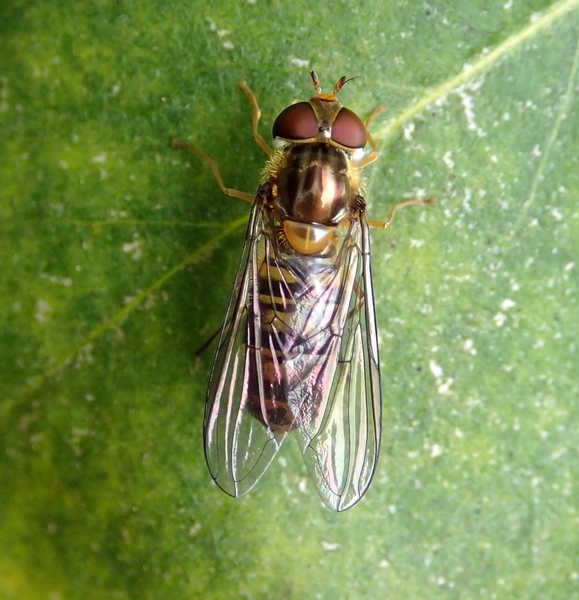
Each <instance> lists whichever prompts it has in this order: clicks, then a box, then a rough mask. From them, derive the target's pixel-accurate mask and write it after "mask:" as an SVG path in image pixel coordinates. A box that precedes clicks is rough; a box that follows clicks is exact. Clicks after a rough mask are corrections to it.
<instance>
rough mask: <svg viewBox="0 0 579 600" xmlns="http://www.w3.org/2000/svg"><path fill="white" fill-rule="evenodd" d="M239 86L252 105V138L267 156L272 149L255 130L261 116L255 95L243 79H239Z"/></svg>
mask: <svg viewBox="0 0 579 600" xmlns="http://www.w3.org/2000/svg"><path fill="white" fill-rule="evenodd" d="M239 87H240V88H241V89H242V90H243V91H244V93H245V95H246V96H247V97H248V98H249V101H250V102H251V105H252V106H253V118H252V119H251V130H252V131H253V139H254V140H255V141H256V142H257V145H258V146H259V147H260V148H261V149H262V150H263V151H264V152H265V153H266V154H267V155H268V156H271V155H272V154H273V150H272V149H271V148H270V147H269V146H268V144H267V142H266V141H265V140H264V139H263V138H262V137H261V135H260V133H259V131H258V130H257V124H258V123H259V118H260V117H261V109H260V108H259V104H258V103H257V98H256V97H255V94H254V93H253V92H252V91H251V90H250V89H249V86H248V85H247V83H245V81H240V82H239Z"/></svg>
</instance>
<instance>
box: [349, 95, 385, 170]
mask: <svg viewBox="0 0 579 600" xmlns="http://www.w3.org/2000/svg"><path fill="white" fill-rule="evenodd" d="M385 108H386V107H385V106H384V105H383V104H380V106H377V107H376V108H375V109H374V110H373V111H372V112H371V113H370V116H369V117H368V118H367V119H366V134H367V135H368V143H369V144H370V147H371V148H372V152H370V154H368V156H366V157H364V158H363V159H362V160H359V161H358V162H357V163H356V167H357V168H359V169H361V168H363V167H366V166H368V165H369V164H370V163H373V162H374V161H375V160H376V159H377V158H378V154H379V152H378V146H376V142H375V141H374V138H373V137H372V135H371V134H370V129H369V127H370V123H371V122H372V121H373V120H374V118H375V117H377V116H378V115H379V114H380V113H381V112H382V111H383V110H384V109H385Z"/></svg>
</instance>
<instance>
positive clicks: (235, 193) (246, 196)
mask: <svg viewBox="0 0 579 600" xmlns="http://www.w3.org/2000/svg"><path fill="white" fill-rule="evenodd" d="M171 146H173V148H182V149H183V150H188V151H189V152H193V154H197V156H199V157H201V158H202V159H203V160H204V161H205V162H206V163H207V164H208V165H209V168H210V169H211V172H212V173H213V177H215V180H216V181H217V184H218V185H219V187H220V188H221V191H222V192H223V193H224V194H225V195H227V196H231V197H233V198H239V199H240V200H245V201H246V202H251V203H252V204H253V202H254V200H255V194H250V193H248V192H240V191H239V190H234V189H233V188H228V187H225V185H223V180H222V179H221V175H220V174H219V169H218V168H217V165H216V164H215V162H214V161H213V159H212V158H210V157H209V156H207V154H205V152H203V150H200V149H199V148H197V147H196V146H191V144H187V143H186V142H180V141H179V140H171Z"/></svg>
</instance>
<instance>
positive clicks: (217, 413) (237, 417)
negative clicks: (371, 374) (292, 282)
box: [204, 195, 287, 496]
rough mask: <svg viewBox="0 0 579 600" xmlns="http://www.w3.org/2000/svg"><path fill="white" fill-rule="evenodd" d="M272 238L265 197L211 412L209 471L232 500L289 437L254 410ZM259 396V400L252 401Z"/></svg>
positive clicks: (251, 230) (217, 364)
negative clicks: (263, 285)
mask: <svg viewBox="0 0 579 600" xmlns="http://www.w3.org/2000/svg"><path fill="white" fill-rule="evenodd" d="M271 235H272V232H271V229H270V227H269V223H268V221H267V214H266V212H265V210H264V208H263V202H262V200H261V199H260V197H259V195H258V198H257V199H256V202H255V204H254V206H253V209H252V211H251V216H250V220H249V225H248V230H247V237H246V242H245V247H244V250H243V254H242V258H241V261H240V265H239V269H238V273H237V277H236V280H235V284H234V289H233V292H232V299H231V302H230V304H229V308H228V310H227V314H226V318H225V323H224V326H223V330H222V332H221V336H220V339H219V345H218V348H217V353H216V356H215V361H214V363H213V369H212V372H211V377H210V382H209V389H208V392H207V404H206V409H205V423H204V443H205V458H206V460H207V466H208V467H209V471H210V472H211V475H212V476H213V479H214V480H215V482H216V483H217V485H218V486H219V487H220V488H221V489H222V490H223V491H224V492H226V493H227V494H229V495H231V496H242V495H243V494H246V493H247V492H249V490H251V488H252V487H253V486H254V485H255V484H256V483H257V481H258V480H259V478H260V477H261V476H262V474H263V473H264V471H265V470H266V469H267V467H268V466H269V464H270V463H271V461H272V460H273V458H274V456H275V455H276V454H277V452H278V450H279V449H280V447H281V445H282V443H283V441H284V440H285V438H286V436H287V430H286V431H278V432H276V433H274V431H273V430H272V429H271V428H270V427H266V426H264V424H262V422H261V421H259V420H258V419H256V418H255V417H254V416H253V415H252V414H251V411H250V410H249V405H250V404H251V402H253V403H254V404H255V403H256V402H257V403H261V404H262V405H263V404H264V392H263V380H264V373H263V360H262V359H261V353H262V352H263V349H262V348H261V344H259V343H258V344H255V343H254V344H249V343H248V340H260V339H261V338H260V336H261V329H262V325H261V313H260V309H259V289H258V288H259V270H260V268H261V266H262V265H263V262H264V257H265V255H266V253H267V252H268V251H267V250H266V247H269V245H270V236H271ZM256 394H257V395H258V396H259V398H258V399H257V400H256V399H255V398H253V399H252V396H255V395H256Z"/></svg>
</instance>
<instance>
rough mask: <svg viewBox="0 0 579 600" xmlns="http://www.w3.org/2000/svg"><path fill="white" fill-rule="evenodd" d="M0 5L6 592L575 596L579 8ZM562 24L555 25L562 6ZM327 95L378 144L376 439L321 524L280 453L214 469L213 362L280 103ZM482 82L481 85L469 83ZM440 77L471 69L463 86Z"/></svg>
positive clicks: (578, 567)
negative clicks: (379, 420) (341, 84)
mask: <svg viewBox="0 0 579 600" xmlns="http://www.w3.org/2000/svg"><path fill="white" fill-rule="evenodd" d="M553 6H554V7H555V8H553V7H552V6H551V5H550V4H549V3H548V2H544V1H541V0H532V1H531V0H524V1H521V0H508V1H507V0H500V1H499V2H488V1H485V2H482V1H481V0H473V1H469V2H464V1H463V0H449V1H447V2H436V3H435V2H430V3H429V2H419V1H403V0H398V1H396V2H388V3H384V2H383V0H368V1H365V0H360V1H358V2H345V1H344V2H332V3H329V2H328V3H321V2H318V3H306V2H301V1H296V2H291V3H290V2H286V3H283V2H275V1H264V0H255V1H254V2H250V1H238V2H232V1H224V0H218V1H212V2H208V1H202V2H201V1H200V2H195V3H193V2H189V3H187V2H177V1H176V0H163V1H162V2H161V1H158V0H157V1H152V2H134V1H131V0H118V1H101V2H97V1H92V2H90V1H85V2H72V1H70V0H60V1H59V2H54V1H44V2H40V1H36V2H34V1H30V2H24V1H11V2H4V3H3V5H2V7H1V8H0V61H1V62H0V125H1V142H0V187H1V189H0V265H1V268H2V274H1V276H0V298H1V306H2V308H1V310H0V319H1V323H0V386H1V387H0V431H1V433H0V436H1V448H0V450H1V453H0V596H1V597H2V598H35V599H36V598H40V599H42V598H46V599H51V600H56V599H67V598H84V599H86V598H88V599H91V598H139V599H140V598H165V599H173V598H174V599H181V598H232V597H244V598H274V597H275V598H377V597H386V598H392V599H394V598H395V599H401V600H408V599H414V598H416V599H425V598H428V599H437V598H549V599H553V598H562V599H569V598H579V558H578V556H579V536H578V534H577V532H578V531H579V518H578V509H579V500H578V493H577V481H578V475H579V461H578V447H579V406H578V401H577V397H578V394H579V373H578V365H579V357H578V345H579V340H578V332H579V310H578V306H577V297H578V292H579V151H578V140H579V111H578V108H577V107H578V104H577V98H578V96H579V83H578V81H579V78H578V64H579V45H578V30H579V0H566V2H564V3H563V4H558V5H553ZM558 7H559V8H561V10H558ZM304 66H305V67H307V68H315V69H316V70H317V71H318V74H319V76H320V78H321V81H322V84H323V86H324V89H326V90H329V89H331V87H332V86H333V84H334V83H335V81H336V80H337V79H338V77H340V76H341V75H347V76H359V78H358V79H355V80H354V81H352V82H350V83H348V84H347V85H346V86H345V88H344V90H343V91H342V92H341V93H340V98H341V100H342V102H343V103H344V104H346V105H347V106H348V107H350V108H351V109H353V110H355V111H356V112H358V113H359V114H361V115H366V114H368V113H369V112H370V111H371V110H372V109H373V108H374V107H375V106H376V105H378V104H380V103H382V102H384V103H385V104H386V105H387V110H386V111H385V113H383V114H382V115H380V117H379V118H377V119H376V121H375V122H374V124H373V131H374V132H375V136H376V139H377V142H378V143H379V145H380V146H381V148H382V156H381V157H380V160H379V161H377V162H376V163H375V164H373V165H372V166H371V167H369V168H368V169H367V175H368V187H367V197H368V201H369V205H370V216H371V217H372V218H375V219H380V218H386V216H387V215H388V212H389V209H390V206H391V205H392V204H393V203H395V202H397V201H400V200H402V199H405V198H411V197H415V196H416V195H425V196H435V197H436V198H437V202H438V204H437V206H436V207H435V208H409V209H407V210H404V211H402V212H401V213H400V214H398V215H397V217H396V219H395V221H394V224H393V226H392V227H391V228H390V229H389V230H387V231H385V232H384V231H380V230H375V231H373V233H372V241H373V269H374V279H375V287H376V309H377V315H378V321H379V329H380V343H381V357H382V381H383V387H384V398H383V406H384V428H383V429H384V432H383V445H382V448H383V452H382V456H381V460H380V464H379V467H378V471H377V473H376V477H375V479H374V482H373V484H372V486H371V488H370V490H369V492H368V494H367V495H366V497H365V498H364V500H363V501H362V502H361V503H360V504H359V505H357V506H356V507H354V508H353V509H352V510H350V511H347V512H346V513H343V514H334V513H331V512H330V511H328V510H327V509H325V508H324V507H323V506H322V504H321V501H320V500H319V498H318V497H317V494H316V492H315V490H314V489H313V486H312V485H311V484H310V483H309V482H308V481H307V476H306V471H305V467H304V466H303V464H302V461H301V457H300V455H299V451H298V450H297V448H296V446H295V444H293V443H288V445H287V446H286V448H285V449H284V452H282V455H283V456H282V458H280V459H279V460H277V461H275V462H274V464H273V465H272V467H271V468H270V470H269V471H268V473H267V474H266V476H264V478H263V480H262V481H261V482H260V484H259V485H258V486H257V487H256V489H255V490H254V491H253V492H252V493H251V494H250V495H249V496H247V497H245V498H243V499H238V500H233V499H230V498H229V497H227V496H225V495H224V494H222V493H221V492H220V491H219V490H218V489H217V488H216V487H215V485H214V484H213V483H212V481H211V479H210V476H209V474H208V472H207V470H206V467H205V463H204V458H203V450H202V434H201V423H202V416H203V405H204V394H205V388H206V384H207V378H208V374H209V370H210V367H211V358H212V357H211V354H212V351H209V352H207V353H205V354H204V355H203V356H202V357H201V358H199V359H196V358H195V357H194V351H195V349H196V348H197V347H198V346H199V345H200V344H201V343H202V342H203V341H205V340H206V339H207V338H208V336H210V335H211V334H212V333H213V332H214V331H215V329H216V328H217V327H218V326H219V325H220V321H221V318H222V316H223V313H224V310H225V306H226V304H227V300H228V298H229V294H230V286H231V282H232V280H233V277H234V273H235V270H236V266H237V261H238V259H239V255H240V251H241V248H242V245H243V237H244V223H245V221H246V218H247V213H248V207H247V205H245V204H244V203H243V202H240V201H236V200H232V199H229V198H227V197H225V196H223V195H222V194H221V193H220V192H219V189H218V188H217V186H216V184H215V181H214V180H213V178H212V176H211V174H210V172H209V171H208V169H207V168H206V166H205V165H204V164H203V163H202V162H201V161H200V160H199V159H198V158H196V157H195V156H193V155H190V154H187V153H185V152H179V151H176V150H172V149H171V148H170V147H169V140H170V138H172V137H178V138H181V139H187V140H190V141H193V142H194V143H195V144H197V145H199V146H200V147H201V148H203V149H204V150H205V151H206V152H207V153H208V154H210V155H211V156H213V157H214V158H215V159H216V160H217V162H218V164H219V166H220V168H221V170H222V174H223V177H224V180H225V182H226V185H229V186H231V187H236V188H238V189H241V190H244V191H252V190H254V189H255V188H256V185H257V182H258V179H259V174H260V170H261V168H262V165H263V163H264V158H265V157H264V155H263V152H262V151H261V150H260V149H259V148H258V147H257V146H256V145H255V143H254V142H253V140H252V136H251V129H250V117H251V109H250V106H249V103H248V102H247V99H246V98H245V96H244V95H243V94H242V93H241V91H240V90H239V89H238V88H237V83H238V82H239V81H240V80H241V79H245V80H246V81H247V82H248V83H249V84H250V86H251V88H252V89H253V90H254V92H255V93H256V95H257V97H258V99H259V101H260V104H261V107H262V110H263V119H262V124H261V131H262V133H263V135H264V136H265V137H266V138H267V139H269V128H270V127H271V124H272V122H273V119H274V118H275V116H276V115H277V114H278V113H279V112H280V111H281V109H283V108H284V107H285V106H287V105H288V104H289V103H290V102H292V101H294V100H299V99H305V98H307V97H309V95H310V94H311V93H312V89H311V85H310V82H309V78H308V75H307V71H306V69H304V68H303V67H304ZM469 66H470V68H469ZM457 76H458V78H457Z"/></svg>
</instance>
